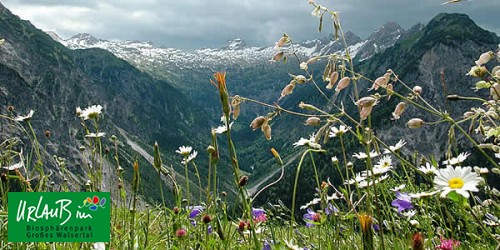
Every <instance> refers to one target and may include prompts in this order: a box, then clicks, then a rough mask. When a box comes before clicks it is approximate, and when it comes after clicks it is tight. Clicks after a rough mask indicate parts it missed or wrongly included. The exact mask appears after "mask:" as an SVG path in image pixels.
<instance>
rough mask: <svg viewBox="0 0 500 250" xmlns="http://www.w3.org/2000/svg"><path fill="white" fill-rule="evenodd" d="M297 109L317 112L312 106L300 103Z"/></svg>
mask: <svg viewBox="0 0 500 250" xmlns="http://www.w3.org/2000/svg"><path fill="white" fill-rule="evenodd" d="M299 108H301V109H307V110H317V109H318V108H316V107H314V106H313V105H311V104H306V103H304V102H300V103H299Z"/></svg>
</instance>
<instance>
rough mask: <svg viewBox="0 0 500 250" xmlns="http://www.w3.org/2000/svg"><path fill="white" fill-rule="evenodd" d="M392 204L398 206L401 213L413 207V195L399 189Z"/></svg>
mask: <svg viewBox="0 0 500 250" xmlns="http://www.w3.org/2000/svg"><path fill="white" fill-rule="evenodd" d="M391 205H392V206H394V207H397V208H398V213H401V211H403V210H405V209H410V208H413V206H412V205H411V197H410V196H409V195H408V193H401V192H399V191H396V199H395V200H393V201H392V203H391Z"/></svg>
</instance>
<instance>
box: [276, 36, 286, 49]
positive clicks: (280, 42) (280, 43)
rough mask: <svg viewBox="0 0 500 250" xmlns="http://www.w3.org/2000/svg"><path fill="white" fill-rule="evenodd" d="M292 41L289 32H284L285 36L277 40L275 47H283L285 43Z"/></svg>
mask: <svg viewBox="0 0 500 250" xmlns="http://www.w3.org/2000/svg"><path fill="white" fill-rule="evenodd" d="M289 42H290V38H289V37H288V35H287V34H283V36H282V37H281V38H280V40H278V41H277V42H276V46H275V48H281V47H283V45H285V44H287V43H289Z"/></svg>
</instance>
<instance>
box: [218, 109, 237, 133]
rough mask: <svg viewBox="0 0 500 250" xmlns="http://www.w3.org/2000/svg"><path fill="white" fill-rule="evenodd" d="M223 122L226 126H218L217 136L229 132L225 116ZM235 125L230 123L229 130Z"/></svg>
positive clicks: (222, 118)
mask: <svg viewBox="0 0 500 250" xmlns="http://www.w3.org/2000/svg"><path fill="white" fill-rule="evenodd" d="M233 117H234V113H233ZM233 119H234V118H233ZM221 121H222V122H223V123H224V124H222V125H220V126H218V127H217V128H215V129H214V133H216V134H222V133H225V132H227V130H228V127H227V121H226V119H225V117H224V116H222V117H221ZM233 124H234V122H231V123H229V129H231V128H232V127H233Z"/></svg>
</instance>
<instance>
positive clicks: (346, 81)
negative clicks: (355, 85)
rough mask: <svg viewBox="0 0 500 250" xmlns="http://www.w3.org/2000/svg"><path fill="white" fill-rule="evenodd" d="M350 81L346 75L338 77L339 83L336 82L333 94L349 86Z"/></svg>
mask: <svg viewBox="0 0 500 250" xmlns="http://www.w3.org/2000/svg"><path fill="white" fill-rule="evenodd" d="M350 82H351V78H349V77H347V76H346V77H344V78H342V79H340V81H339V84H337V87H336V88H335V94H338V93H339V92H340V91H342V90H343V89H345V88H347V87H348V86H349V83H350Z"/></svg>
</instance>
